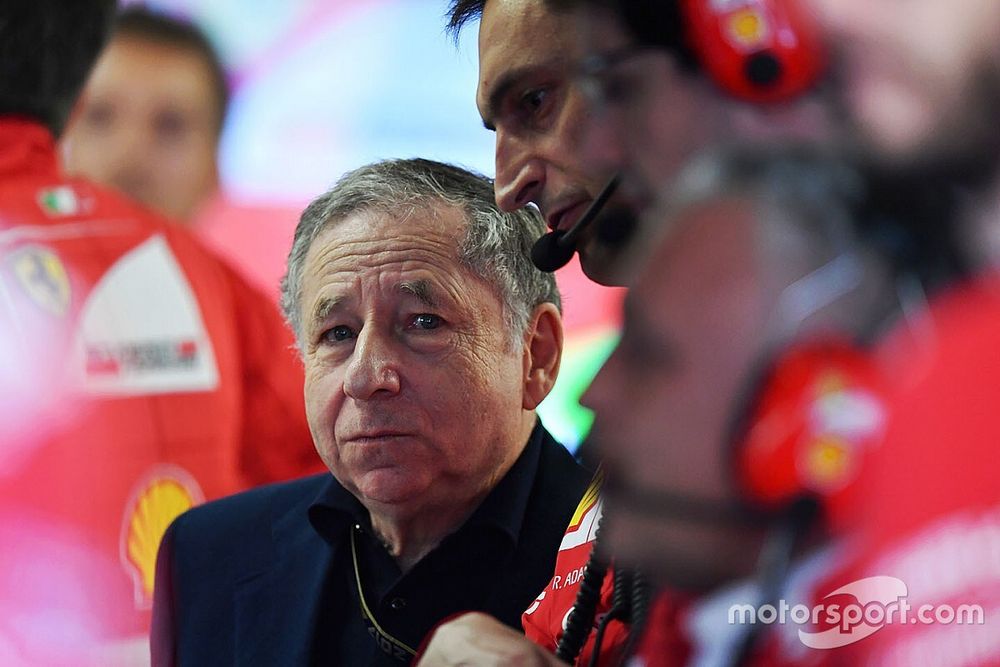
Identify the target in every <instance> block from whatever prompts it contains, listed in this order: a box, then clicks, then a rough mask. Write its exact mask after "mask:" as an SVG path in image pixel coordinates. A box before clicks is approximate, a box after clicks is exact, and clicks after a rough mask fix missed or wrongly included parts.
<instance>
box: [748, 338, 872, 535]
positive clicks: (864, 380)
mask: <svg viewBox="0 0 1000 667" xmlns="http://www.w3.org/2000/svg"><path fill="white" fill-rule="evenodd" d="M879 377H880V376H879V373H878V371H877V369H876V368H875V365H874V363H873V362H872V360H871V358H870V356H869V355H868V354H867V353H866V352H865V351H863V350H861V349H860V348H859V347H858V346H856V345H855V344H853V343H852V342H850V341H847V340H842V339H826V340H821V341H814V342H807V343H799V344H797V345H793V346H792V347H791V348H790V349H788V350H786V351H785V352H783V353H782V354H780V355H779V357H778V358H777V359H775V360H774V362H773V363H772V364H771V365H770V366H769V369H768V370H767V372H766V373H765V374H764V375H763V377H762V378H760V379H759V380H758V383H757V386H756V387H755V388H754V390H753V392H752V398H751V400H750V402H749V404H748V405H747V409H746V413H745V416H744V419H743V422H742V424H743V427H742V428H741V430H740V431H739V432H738V436H737V438H736V443H735V445H736V449H735V465H736V475H737V478H738V481H739V483H740V485H741V487H742V488H743V489H744V491H745V493H746V495H747V497H748V499H749V501H750V502H751V503H753V504H755V505H757V506H760V507H762V508H766V509H771V508H780V507H783V506H787V505H790V504H791V503H793V502H795V500H796V499H798V498H801V497H803V496H811V497H815V498H817V499H818V500H819V501H820V505H821V507H822V510H823V514H824V515H825V518H826V520H827V521H828V522H832V524H833V525H834V526H836V524H837V523H838V520H839V519H840V518H841V516H842V515H843V514H844V513H845V512H846V511H847V509H848V508H849V503H850V494H851V492H852V490H853V488H854V483H855V482H856V480H857V478H858V474H859V472H860V469H861V465H862V462H863V460H864V459H865V457H866V456H867V455H868V452H869V451H870V450H871V448H872V447H874V446H876V445H877V442H878V439H879V438H880V436H881V433H882V428H883V422H884V407H883V396H884V390H883V389H882V385H881V381H880V379H879Z"/></svg>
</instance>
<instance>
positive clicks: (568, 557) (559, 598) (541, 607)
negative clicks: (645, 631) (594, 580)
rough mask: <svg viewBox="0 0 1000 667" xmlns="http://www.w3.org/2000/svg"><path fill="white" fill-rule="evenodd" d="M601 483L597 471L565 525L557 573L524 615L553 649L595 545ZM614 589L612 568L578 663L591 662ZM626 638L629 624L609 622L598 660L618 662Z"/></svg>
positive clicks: (528, 631)
mask: <svg viewBox="0 0 1000 667" xmlns="http://www.w3.org/2000/svg"><path fill="white" fill-rule="evenodd" d="M600 486H601V475H600V474H598V476H597V477H596V478H595V479H594V481H593V482H592V483H591V485H590V488H588V489H587V492H586V493H585V494H584V496H583V499H582V500H581V501H580V505H579V506H578V507H577V510H576V512H575V513H574V515H573V519H572V520H571V521H570V525H569V527H568V528H567V529H566V535H565V536H564V537H563V542H562V545H561V546H560V548H559V554H558V555H557V556H556V569H555V573H554V574H553V576H552V579H551V580H550V581H549V585H548V586H546V587H545V590H543V591H542V592H541V594H540V595H539V596H538V598H537V599H536V600H535V602H533V603H532V604H531V606H530V607H528V609H527V611H525V612H524V615H523V616H522V617H521V624H522V625H523V626H524V633H525V635H527V637H528V638H529V639H531V640H532V641H533V642H535V643H536V644H538V645H539V646H542V647H544V648H546V649H547V650H549V651H550V652H553V653H554V652H555V650H556V646H557V645H558V644H559V640H560V639H561V638H562V635H563V631H564V630H565V625H566V620H567V618H568V615H569V612H570V610H571V609H572V608H573V603H574V602H576V596H577V593H578V592H579V591H580V582H581V581H582V579H583V571H584V568H585V566H586V564H587V561H588V560H589V559H590V553H591V551H592V549H593V546H594V535H595V533H596V530H597V525H598V523H599V522H600V515H601V500H600ZM613 589H614V586H613V581H612V574H611V570H610V569H609V570H608V574H607V575H606V576H605V577H604V582H603V584H602V585H601V599H600V603H599V604H598V607H597V613H596V614H595V617H594V628H593V630H592V631H591V633H590V637H589V638H588V639H587V643H586V644H584V647H583V650H582V651H581V652H580V657H579V658H578V659H577V663H576V664H578V665H589V664H590V656H591V654H592V653H593V647H594V639H595V631H596V628H597V623H598V622H600V620H601V618H602V617H603V615H604V614H606V613H607V612H608V611H609V610H610V609H611V595H612V593H613ZM627 640H628V628H627V626H625V625H623V624H622V623H620V622H618V621H612V622H611V623H609V624H608V628H607V630H606V631H605V633H604V639H603V641H602V643H601V657H600V660H599V661H598V664H599V665H601V666H602V667H603V666H604V665H617V664H618V663H619V660H620V656H621V651H622V650H623V649H624V647H625V642H626V641H627Z"/></svg>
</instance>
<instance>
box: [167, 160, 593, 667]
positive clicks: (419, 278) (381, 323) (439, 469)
mask: <svg viewBox="0 0 1000 667" xmlns="http://www.w3.org/2000/svg"><path fill="white" fill-rule="evenodd" d="M541 231H542V222H541V220H540V219H539V218H538V216H537V215H536V214H535V213H534V212H533V211H530V210H524V211H520V212H516V213H508V214H504V213H501V212H500V211H498V210H497V209H496V207H495V205H494V204H493V187H492V183H491V182H490V181H489V180H487V179H485V178H482V177H479V176H476V175H473V174H470V173H468V172H465V171H463V170H461V169H458V168H455V167H451V166H448V165H444V164H439V163H435V162H430V161H426V160H400V161H392V162H385V163H380V164H376V165H372V166H368V167H364V168H361V169H359V170H357V171H354V172H352V173H350V174H348V175H347V176H345V177H344V178H343V179H342V180H341V181H340V182H339V183H338V184H337V185H336V186H335V187H334V188H333V189H332V190H330V191H329V192H328V193H326V194H325V195H323V196H321V197H320V198H319V199H317V200H316V201H314V202H313V203H312V204H311V205H310V206H309V207H308V208H307V209H306V211H305V212H304V213H303V215H302V219H301V222H300V223H299V226H298V228H297V230H296V233H295V240H294V243H293V247H292V250H291V253H290V255H289V265H288V274H287V276H286V278H285V280H284V283H283V306H284V309H285V314H286V316H287V318H288V320H289V323H290V324H291V326H292V328H293V329H294V331H295V333H296V336H297V339H298V344H299V348H300V350H301V353H302V358H303V360H304V362H305V366H306V382H305V394H306V405H307V414H308V418H309V423H310V427H311V430H312V434H313V439H314V441H315V444H316V448H317V450H318V451H319V454H320V457H321V458H322V459H323V461H324V462H325V463H326V464H327V466H328V467H329V469H330V471H331V473H332V476H330V475H320V476H316V477H310V478H306V479H303V480H300V481H297V482H292V483H289V484H284V485H279V486H272V487H269V488H266V489H263V490H259V491H254V492H250V493H246V494H242V495H238V496H234V497H232V498H229V499H226V500H223V501H221V502H218V503H213V504H209V505H207V506H205V507H203V508H200V509H199V510H198V511H195V512H191V513H188V514H186V515H184V516H183V517H182V518H180V519H179V520H178V521H177V522H176V523H175V524H174V525H173V526H172V527H171V529H170V530H169V531H168V534H167V537H166V538H165V539H164V544H163V548H162V550H161V555H160V561H159V563H158V577H159V583H158V584H157V586H158V587H157V598H156V608H155V610H154V625H155V627H154V638H153V658H154V662H155V663H156V664H170V663H171V662H173V661H179V662H183V663H193V664H226V663H232V662H234V661H236V660H237V659H238V658H239V657H240V656H242V657H244V658H247V657H250V658H252V660H253V661H256V662H259V663H261V664H306V663H310V664H352V665H353V664H378V663H379V662H380V661H381V662H383V663H385V664H397V662H403V663H405V662H407V661H408V660H409V659H410V657H411V656H412V654H413V652H414V649H415V647H417V646H418V645H419V643H420V641H421V640H422V639H423V636H424V634H425V633H426V632H427V631H428V630H429V629H430V628H431V627H432V626H433V625H434V624H435V623H437V622H438V621H440V620H441V619H443V618H444V617H446V616H448V615H450V614H453V613H455V612H457V611H460V610H466V609H480V610H483V611H487V612H489V613H491V614H493V615H495V616H497V617H498V618H500V619H502V620H503V621H504V622H506V623H508V624H509V625H511V626H514V627H518V625H519V619H520V613H521V611H523V609H524V607H526V606H527V604H528V603H529V602H530V601H531V600H532V598H534V597H535V595H536V594H537V593H538V591H539V590H540V589H541V588H542V586H544V585H545V582H546V581H548V578H549V576H550V575H551V572H552V567H553V562H554V559H555V554H556V550H557V548H558V545H559V540H560V538H561V536H562V532H563V529H564V528H565V526H566V524H567V522H568V521H569V519H570V516H571V514H572V512H573V509H574V507H575V505H576V503H577V501H578V500H579V498H580V496H581V495H582V493H583V491H584V489H585V487H586V485H587V481H588V479H589V475H588V474H587V473H586V472H585V471H584V470H583V469H581V468H580V467H579V466H577V464H576V463H575V462H574V461H573V460H572V458H571V457H570V456H569V454H568V453H567V452H566V451H565V450H564V449H562V448H561V447H560V446H559V445H558V444H557V443H555V442H554V441H553V440H552V439H551V437H549V436H548V434H547V433H546V432H545V430H544V429H543V428H542V427H541V425H540V424H539V423H538V422H537V419H536V416H535V408H536V407H537V405H538V404H539V403H540V402H541V401H542V399H543V398H545V396H546V394H548V392H549V390H550V389H551V387H552V385H553V383H554V382H555V379H556V375H557V372H558V369H559V360H560V354H561V351H562V328H561V323H560V316H559V296H558V292H557V291H556V286H555V282H554V280H553V279H552V278H551V276H548V275H546V274H543V273H541V272H539V271H537V270H536V269H535V268H534V267H532V266H531V265H530V263H529V262H528V259H527V249H528V247H529V246H530V244H531V242H532V241H533V240H534V238H535V237H536V236H537V235H538V234H539V233H540V232H541Z"/></svg>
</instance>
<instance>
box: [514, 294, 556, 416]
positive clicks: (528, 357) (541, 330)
mask: <svg viewBox="0 0 1000 667" xmlns="http://www.w3.org/2000/svg"><path fill="white" fill-rule="evenodd" d="M562 350H563V326H562V317H561V316H560V315H559V310H558V309H557V308H556V307H555V305H554V304H551V303H543V304H540V305H538V306H536V307H535V310H534V312H532V314H531V320H530V321H529V322H528V330H527V332H526V333H525V337H524V393H523V394H522V401H521V407H523V408H524V409H525V410H534V409H535V408H536V407H538V404H539V403H541V402H542V399H544V398H545V397H546V396H548V395H549V392H550V391H552V387H553V385H555V383H556V377H558V375H559V363H560V361H561V360H562Z"/></svg>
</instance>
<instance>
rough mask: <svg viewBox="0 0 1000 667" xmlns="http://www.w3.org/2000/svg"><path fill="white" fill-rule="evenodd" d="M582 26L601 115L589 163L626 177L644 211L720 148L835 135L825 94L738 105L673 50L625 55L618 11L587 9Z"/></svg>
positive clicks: (589, 143) (591, 134)
mask: <svg viewBox="0 0 1000 667" xmlns="http://www.w3.org/2000/svg"><path fill="white" fill-rule="evenodd" d="M577 25H578V29H579V31H580V34H581V35H584V36H585V41H586V43H587V47H586V51H587V54H588V60H587V62H589V63H591V66H589V67H585V68H584V71H585V75H584V80H585V84H584V85H585V87H586V89H587V90H588V91H589V92H590V95H591V98H592V100H593V102H592V104H593V106H594V109H595V112H594V114H593V115H592V116H591V119H592V121H593V122H591V123H589V125H588V127H587V132H586V140H585V149H584V153H583V157H584V160H585V161H586V162H588V163H590V164H596V165H613V168H615V169H617V170H618V171H620V172H622V173H623V174H624V182H625V189H626V191H627V192H628V197H629V199H630V201H632V202H634V205H635V206H636V207H637V208H639V209H640V210H642V209H645V208H646V207H648V206H650V205H652V204H654V203H655V202H656V201H657V199H659V197H660V196H661V195H662V194H663V193H664V192H665V191H667V189H668V188H669V186H670V184H671V183H672V182H673V180H674V178H675V177H676V176H677V174H678V172H679V170H680V169H681V168H682V167H683V166H684V165H685V164H686V163H687V162H688V160H689V159H690V158H691V157H692V156H693V155H695V153H697V152H698V151H700V150H702V149H703V148H704V147H705V146H707V145H709V144H711V143H713V142H727V141H737V142H739V143H742V144H748V143H760V144H765V145H766V144H770V143H772V142H774V141H806V142H809V143H825V142H828V141H830V140H831V137H832V135H833V133H834V131H835V128H834V123H833V119H832V116H831V114H830V109H829V105H828V103H827V100H826V99H824V97H823V96H821V95H820V94H816V93H810V94H808V95H803V96H800V97H798V98H796V99H794V100H789V101H786V102H784V103H782V104H771V105H763V104H754V103H750V102H743V101H738V100H736V99H735V98H732V97H731V96H730V95H728V94H727V93H725V92H723V91H722V90H720V89H719V88H718V86H717V85H716V84H715V83H713V82H712V81H711V80H710V79H709V78H708V76H707V74H705V73H704V72H701V71H698V72H693V73H692V72H685V71H683V69H682V68H681V67H680V65H679V64H678V62H677V60H676V58H675V56H674V55H672V54H671V53H670V52H668V51H667V50H666V49H663V48H651V47H647V48H636V47H635V46H626V47H625V48H624V49H623V48H622V44H629V42H630V40H629V39H627V38H625V37H623V34H624V28H623V27H622V24H621V21H620V20H619V19H618V18H617V17H616V16H615V15H614V14H613V13H612V12H609V11H607V10H605V9H601V8H588V9H587V10H586V11H581V12H580V13H579V15H578V17H577ZM609 168H612V167H610V166H609Z"/></svg>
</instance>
